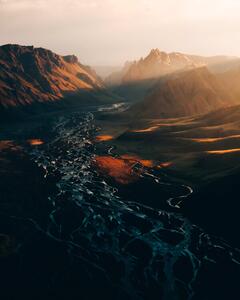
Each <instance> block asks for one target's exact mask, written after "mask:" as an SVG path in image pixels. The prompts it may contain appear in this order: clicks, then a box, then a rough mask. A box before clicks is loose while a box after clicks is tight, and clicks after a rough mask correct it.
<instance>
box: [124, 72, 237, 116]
mask: <svg viewBox="0 0 240 300" xmlns="http://www.w3.org/2000/svg"><path fill="white" fill-rule="evenodd" d="M228 76H229V75H228V74H226V75H225V76H222V75H221V77H220V76H217V75H214V74H212V73H210V72H209V70H208V69H207V68H206V67H201V68H195V69H192V70H190V71H185V72H180V73H177V74H174V75H172V76H169V77H167V78H165V79H164V80H160V81H158V82H157V83H156V84H155V85H154V87H153V88H152V89H151V91H150V92H149V93H148V95H147V96H146V98H145V99H144V101H143V102H141V103H138V104H136V105H135V106H133V107H132V108H131V109H130V112H131V113H132V114H133V115H135V116H137V117H139V118H168V117H183V116H191V115H196V114H203V113H208V112H210V111H213V110H216V109H218V108H220V107H224V106H231V105H235V104H238V103H239V101H238V98H239V97H238V93H237V92H236V91H235V92H233V88H229V87H230V86H231V84H230V83H229V80H228V79H227V78H226V77H228ZM239 79H240V76H239ZM236 80H237V79H236ZM236 80H235V81H236ZM226 82H228V84H229V87H228V86H227V83H226ZM238 82H240V80H239V81H238ZM235 84H236V82H235ZM238 89H239V88H238Z"/></svg>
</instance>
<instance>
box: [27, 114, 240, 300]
mask: <svg viewBox="0 0 240 300" xmlns="http://www.w3.org/2000/svg"><path fill="white" fill-rule="evenodd" d="M52 130H53V133H54V136H55V137H54V139H53V140H51V141H50V142H48V143H45V144H43V145H39V146H37V147H34V149H33V150H31V156H32V159H34V161H35V162H36V163H37V164H38V165H39V167H41V168H44V170H45V178H46V180H48V177H49V176H55V178H57V184H56V185H57V193H56V194H55V195H53V196H51V197H50V198H49V202H50V204H51V209H50V213H49V215H48V219H47V225H46V226H45V228H44V229H42V231H43V232H45V233H46V234H47V235H48V236H49V237H51V238H53V239H56V240H58V241H61V242H64V243H66V244H67V249H68V255H69V256H70V257H71V258H72V259H73V262H74V266H77V265H78V261H80V262H81V264H80V266H79V269H80V270H81V268H82V269H84V272H85V273H87V274H88V276H89V277H88V283H87V284H86V285H88V284H89V285H90V286H91V287H92V291H91V292H90V291H89V293H88V296H86V297H85V296H84V297H85V298H84V299H96V297H99V298H101V299H104V298H105V299H123V298H125V299H166V300H174V299H226V298H221V297H222V296H223V295H224V297H225V295H230V294H231V293H232V292H236V289H237V288H238V287H237V283H236V284H235V280H237V279H236V278H235V277H236V274H239V273H238V272H239V265H240V253H239V251H238V250H237V249H233V248H231V247H230V246H228V245H226V243H224V242H222V241H220V240H219V239H217V238H215V237H212V236H209V235H208V234H207V233H205V232H203V231H202V230H201V229H200V228H198V227H197V226H195V225H193V224H191V223H190V222H189V221H188V220H187V219H186V218H184V217H183V216H182V215H181V214H180V211H179V213H176V212H171V209H169V210H168V209H167V208H166V209H164V210H163V209H157V208H156V207H155V208H154V207H151V206H150V205H147V203H148V201H144V204H143V203H141V202H142V201H135V199H134V201H133V199H126V197H122V196H121V193H119V191H118V190H117V188H116V186H114V185H111V180H110V181H109V180H108V179H107V178H106V177H104V176H102V175H101V174H100V173H99V172H98V170H97V169H96V168H95V167H94V166H93V164H92V162H93V161H94V158H95V156H96V155H98V154H99V153H98V149H97V147H96V145H95V144H94V139H95V136H96V130H97V129H96V128H95V125H94V116H93V114H91V113H86V114H77V113H76V114H72V115H71V116H68V117H62V118H60V119H59V120H58V121H57V122H56V124H55V126H54V127H53V129H52ZM111 150H112V149H111ZM101 151H104V150H102V149H101ZM106 154H109V149H106ZM141 180H142V182H145V185H146V189H147V188H148V187H149V186H151V184H152V183H153V182H154V184H157V185H159V186H162V190H161V188H160V189H158V195H157V196H158V197H159V199H161V201H162V202H165V207H167V206H168V204H171V205H172V206H174V207H176V206H178V205H179V203H180V202H181V201H182V200H183V199H184V198H185V197H187V196H188V194H190V193H191V192H192V190H191V188H190V187H187V186H180V185H179V186H178V185H176V184H175V185H174V184H173V183H172V182H167V180H166V178H164V179H163V177H160V176H158V174H156V173H155V172H154V171H153V170H151V169H146V170H145V172H144V173H143V175H142V177H141ZM149 180H150V182H151V184H150V185H149V184H148V181H149ZM167 185H169V186H170V190H171V188H172V196H171V191H170V192H169V191H168V194H166V193H165V192H164V189H165V188H166V186H167ZM176 190H177V193H179V191H182V194H177V193H176ZM161 191H162V194H161ZM146 193H148V194H149V195H148V197H149V198H151V190H149V191H146ZM169 193H170V195H169ZM161 195H165V196H161ZM166 195H167V197H166ZM154 197H156V195H154ZM83 262H84V266H83V264H82V263H83ZM219 270H222V273H221V274H220V272H219ZM226 272H228V274H226ZM229 272H230V273H229ZM63 276H64V274H63ZM74 280H75V281H76V282H77V281H78V280H82V279H80V278H75V279H74ZM228 280H229V282H228ZM98 281H99V282H101V284H100V285H101V287H102V288H100V289H99V288H98V287H97V286H98V283H97V282H98ZM61 282H62V284H63V282H64V280H63V281H61ZM221 282H224V285H222V286H221ZM56 284H57V283H56ZM59 284H60V283H59ZM105 284H106V286H105ZM95 286H96V288H95ZM209 286H211V290H210V289H209ZM62 288H63V287H62ZM83 290H84V289H79V290H76V289H73V290H72V293H73V295H75V296H78V293H82V292H81V291H83ZM85 293H86V291H85ZM224 293H225V294H224ZM73 295H72V296H71V295H70V296H69V299H75V298H71V297H73ZM103 297H104V298H103ZM213 297H214V298H213ZM215 297H216V298H215Z"/></svg>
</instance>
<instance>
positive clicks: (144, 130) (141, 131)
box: [131, 126, 159, 133]
mask: <svg viewBox="0 0 240 300" xmlns="http://www.w3.org/2000/svg"><path fill="white" fill-rule="evenodd" d="M158 127H159V126H152V127H149V128H145V129H136V130H131V132H135V133H144V132H152V131H154V130H156V129H158Z"/></svg>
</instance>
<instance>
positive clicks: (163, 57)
mask: <svg viewBox="0 0 240 300" xmlns="http://www.w3.org/2000/svg"><path fill="white" fill-rule="evenodd" d="M232 59H233V58H229V57H227V56H213V57H204V56H197V55H189V54H184V53H179V52H172V53H167V52H164V51H160V50H159V49H152V50H151V51H150V53H149V54H148V55H147V56H146V57H145V58H141V59H140V60H138V61H134V62H130V63H128V64H127V65H125V66H124V68H123V69H122V71H121V72H118V79H117V80H113V78H115V77H116V73H114V74H112V75H110V76H109V77H108V78H107V83H109V84H113V83H114V84H127V83H133V82H139V81H143V80H148V79H154V78H158V77H160V76H163V75H166V74H169V73H172V72H175V71H178V70H181V69H189V68H195V67H200V66H205V65H207V66H210V65H214V66H217V65H218V64H220V63H223V62H228V61H230V60H232Z"/></svg>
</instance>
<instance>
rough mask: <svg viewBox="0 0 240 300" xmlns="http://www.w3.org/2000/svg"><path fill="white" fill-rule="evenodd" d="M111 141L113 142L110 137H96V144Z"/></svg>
mask: <svg viewBox="0 0 240 300" xmlns="http://www.w3.org/2000/svg"><path fill="white" fill-rule="evenodd" d="M111 140H113V136H112V135H98V136H97V137H96V141H97V142H106V141H111Z"/></svg>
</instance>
